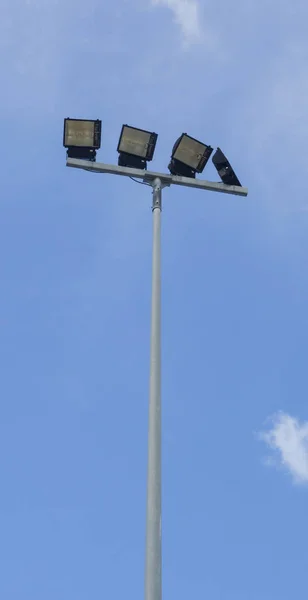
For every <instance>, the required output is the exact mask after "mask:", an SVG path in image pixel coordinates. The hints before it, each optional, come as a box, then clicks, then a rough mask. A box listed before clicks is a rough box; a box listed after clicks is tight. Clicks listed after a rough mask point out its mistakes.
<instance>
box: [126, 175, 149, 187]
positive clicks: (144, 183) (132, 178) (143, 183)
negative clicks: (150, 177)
mask: <svg viewBox="0 0 308 600" xmlns="http://www.w3.org/2000/svg"><path fill="white" fill-rule="evenodd" d="M130 179H131V180H132V181H134V182H135V183H140V185H148V186H149V187H152V186H151V184H150V183H146V182H145V181H138V179H134V177H130Z"/></svg>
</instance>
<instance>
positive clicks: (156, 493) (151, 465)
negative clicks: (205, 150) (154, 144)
mask: <svg viewBox="0 0 308 600" xmlns="http://www.w3.org/2000/svg"><path fill="white" fill-rule="evenodd" d="M152 187H153V206H152V210H153V263H152V319H151V359H150V398H149V438H148V482H147V517H146V563H145V600H161V598H162V552H161V248H160V246H161V233H160V230H161V228H160V222H161V208H162V182H161V180H160V179H159V178H156V179H155V180H154V181H153V183H152Z"/></svg>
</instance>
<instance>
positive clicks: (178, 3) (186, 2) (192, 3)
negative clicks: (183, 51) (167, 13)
mask: <svg viewBox="0 0 308 600" xmlns="http://www.w3.org/2000/svg"><path fill="white" fill-rule="evenodd" d="M152 4H153V5H156V6H157V5H161V6H166V7H167V8H169V9H170V10H171V11H172V12H173V16H174V20H175V22H176V23H177V24H178V25H179V27H180V28H181V31H182V34H183V36H184V41H185V43H188V44H190V43H192V42H193V43H194V42H199V41H200V40H201V25H200V21H201V18H200V6H199V3H198V1H197V0H152Z"/></svg>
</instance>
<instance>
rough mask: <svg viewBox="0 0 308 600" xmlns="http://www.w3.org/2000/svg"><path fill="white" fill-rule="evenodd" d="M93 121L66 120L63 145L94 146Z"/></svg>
mask: <svg viewBox="0 0 308 600" xmlns="http://www.w3.org/2000/svg"><path fill="white" fill-rule="evenodd" d="M94 125H95V123H94V122H93V121H77V120H76V121H75V120H67V121H66V125H65V145H66V146H79V147H91V146H93V144H94Z"/></svg>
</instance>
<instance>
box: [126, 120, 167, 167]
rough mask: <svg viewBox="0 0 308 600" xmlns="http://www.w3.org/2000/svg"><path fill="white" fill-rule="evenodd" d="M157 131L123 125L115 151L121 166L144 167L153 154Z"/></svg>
mask: <svg viewBox="0 0 308 600" xmlns="http://www.w3.org/2000/svg"><path fill="white" fill-rule="evenodd" d="M157 137H158V135H157V133H154V132H151V131H146V130H144V129H137V128H136V127H131V126H130V125H123V126H122V130H121V134H120V139H119V143H118V148H117V151H118V152H119V160H118V164H119V166H121V167H132V168H137V169H146V168H147V162H148V161H151V160H152V159H153V156H154V151H155V146H156V142H157Z"/></svg>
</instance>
